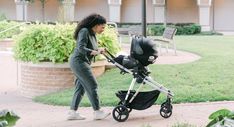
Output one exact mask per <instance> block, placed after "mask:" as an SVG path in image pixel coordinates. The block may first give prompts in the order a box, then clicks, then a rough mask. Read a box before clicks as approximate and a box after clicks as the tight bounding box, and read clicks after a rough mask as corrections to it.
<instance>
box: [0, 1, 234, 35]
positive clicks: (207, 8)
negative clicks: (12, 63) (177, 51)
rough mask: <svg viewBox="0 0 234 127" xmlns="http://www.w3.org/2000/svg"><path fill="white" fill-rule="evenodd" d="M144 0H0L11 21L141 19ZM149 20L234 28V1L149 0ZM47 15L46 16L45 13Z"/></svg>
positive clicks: (130, 21) (131, 20)
mask: <svg viewBox="0 0 234 127" xmlns="http://www.w3.org/2000/svg"><path fill="white" fill-rule="evenodd" d="M141 1H142V0H64V1H63V2H59V0H47V2H46V4H45V7H44V13H43V11H42V6H41V3H40V2H39V0H34V2H32V3H28V2H26V3H25V4H24V2H23V0H0V13H3V14H4V15H5V16H6V17H7V18H8V19H9V20H27V21H37V20H39V21H41V20H43V19H44V20H45V21H51V22H55V21H58V20H65V21H79V20H81V19H82V18H83V17H85V16H87V15H89V14H90V13H94V12H95V13H100V14H101V15H103V16H104V17H106V18H107V19H108V21H112V22H122V23H126V22H127V23H136V22H141V8H142V7H141V4H142V2H141ZM146 1H147V22H148V23H163V22H168V23H197V24H200V25H201V26H202V31H210V30H215V31H234V13H233V11H234V0H146ZM43 14H44V15H43Z"/></svg>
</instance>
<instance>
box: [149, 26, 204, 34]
mask: <svg viewBox="0 0 234 127" xmlns="http://www.w3.org/2000/svg"><path fill="white" fill-rule="evenodd" d="M167 27H175V28H176V29H177V32H176V35H193V34H198V33H200V32H201V26H200V25H197V24H193V23H180V24H168V25H167ZM164 29H165V27H164V26H163V25H149V26H148V35H151V36H161V35H162V34H163V31H164Z"/></svg>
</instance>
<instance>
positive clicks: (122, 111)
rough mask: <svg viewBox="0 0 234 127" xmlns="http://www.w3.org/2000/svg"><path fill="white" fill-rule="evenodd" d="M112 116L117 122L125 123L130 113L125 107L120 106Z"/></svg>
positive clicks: (114, 110)
mask: <svg viewBox="0 0 234 127" xmlns="http://www.w3.org/2000/svg"><path fill="white" fill-rule="evenodd" d="M112 116H113V118H114V119H115V120H116V121H118V122H124V121H126V120H127V119H128V116H129V111H128V109H127V108H126V107H125V106H123V105H119V106H117V107H115V108H114V109H113V111H112Z"/></svg>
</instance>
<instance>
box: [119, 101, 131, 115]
mask: <svg viewBox="0 0 234 127" xmlns="http://www.w3.org/2000/svg"><path fill="white" fill-rule="evenodd" d="M118 105H122V106H124V105H123V102H122V101H120V102H119V103H118ZM126 107H127V108H128V112H129V113H130V112H131V111H132V108H129V107H128V106H126Z"/></svg>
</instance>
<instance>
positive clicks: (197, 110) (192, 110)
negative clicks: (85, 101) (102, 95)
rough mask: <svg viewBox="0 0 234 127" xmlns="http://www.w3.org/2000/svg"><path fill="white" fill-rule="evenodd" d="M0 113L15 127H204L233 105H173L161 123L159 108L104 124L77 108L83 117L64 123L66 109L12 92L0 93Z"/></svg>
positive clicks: (222, 103) (231, 103)
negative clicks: (11, 115)
mask: <svg viewBox="0 0 234 127" xmlns="http://www.w3.org/2000/svg"><path fill="white" fill-rule="evenodd" d="M0 102H1V103H0V109H10V110H13V111H15V112H16V113H17V114H18V115H19V116H20V117H21V118H20V119H19V121H18V122H17V124H16V126H15V127H92V126H95V127H144V126H145V127H146V126H147V125H150V126H151V127H171V126H172V125H175V124H177V123H190V124H193V125H197V126H198V127H200V126H205V125H206V124H207V123H208V121H209V120H208V116H209V115H210V114H211V113H212V112H214V111H216V110H219V109H222V108H227V109H230V110H234V101H229V102H227V101H224V102H211V103H191V104H174V105H173V106H174V108H173V114H172V116H171V117H170V118H168V119H164V118H162V117H161V116H160V114H159V109H160V106H159V105H154V106H152V107H150V108H149V109H146V110H143V111H136V110H133V111H132V112H131V113H130V115H129V119H128V120H127V121H126V122H123V123H119V122H116V121H115V120H114V119H113V118H112V116H109V117H108V118H107V119H105V120H101V121H94V120H93V119H92V118H93V110H92V108H90V107H88V108H84V107H82V108H80V109H79V111H80V113H81V114H83V115H85V116H86V117H87V119H86V120H83V121H67V120H66V117H67V112H68V109H69V107H68V106H66V107H63V106H50V105H44V104H38V103H35V102H32V101H31V100H30V99H27V98H24V97H21V96H19V95H18V93H17V92H16V91H12V92H9V93H0ZM112 109H113V107H104V108H103V110H105V111H109V112H111V111H112Z"/></svg>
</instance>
